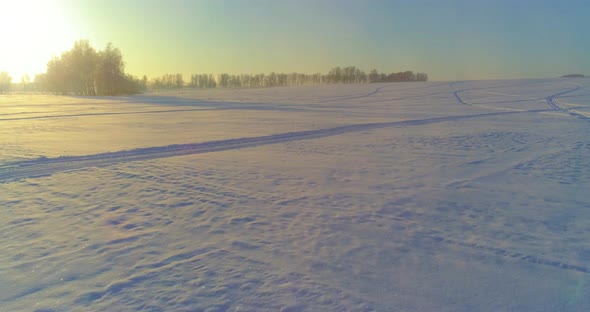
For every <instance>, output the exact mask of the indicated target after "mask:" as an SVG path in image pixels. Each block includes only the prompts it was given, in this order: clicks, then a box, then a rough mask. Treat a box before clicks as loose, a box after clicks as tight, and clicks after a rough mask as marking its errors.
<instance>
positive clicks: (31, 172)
mask: <svg viewBox="0 0 590 312" xmlns="http://www.w3.org/2000/svg"><path fill="white" fill-rule="evenodd" d="M547 111H551V110H550V109H543V110H531V111H525V112H520V111H519V112H493V113H485V114H476V115H462V116H447V117H435V118H427V119H418V120H405V121H396V122H385V123H365V124H353V125H347V126H340V127H335V128H327V129H318V130H307V131H298V132H287V133H281V134H273V135H266V136H259V137H248V138H238V139H228V140H220V141H210V142H202V143H189V144H175V145H168V146H158V147H147V148H138V149H133V150H127V151H118V152H110V153H102V154H94V155H87V156H62V157H57V158H38V159H35V160H30V161H20V162H13V163H7V164H5V165H0V182H7V181H12V180H18V179H23V178H31V177H39V176H45V175H51V174H54V173H58V172H63V171H69V170H78V169H84V168H89V167H103V166H110V165H114V164H118V163H122V162H131V161H143V160H151V159H157V158H167V157H175V156H184V155H193V154H203V153H212V152H220V151H227V150H238V149H242V148H249V147H256V146H262V145H270V144H277V143H286V142H291V141H298V140H311V139H318V138H323V137H329V136H335V135H341V134H346V133H352V132H360V131H367V130H374V129H380V128H387V127H405V126H418V125H425V124H433V123H439V122H449V121H460V120H469V119H477V118H484V117H492V116H502V115H509V114H522V113H539V112H547Z"/></svg>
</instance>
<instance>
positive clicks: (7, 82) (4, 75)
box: [0, 71, 12, 94]
mask: <svg viewBox="0 0 590 312" xmlns="http://www.w3.org/2000/svg"><path fill="white" fill-rule="evenodd" d="M11 85H12V77H10V75H9V74H8V72H5V71H3V72H0V94H2V93H4V92H8V91H10V87H11Z"/></svg>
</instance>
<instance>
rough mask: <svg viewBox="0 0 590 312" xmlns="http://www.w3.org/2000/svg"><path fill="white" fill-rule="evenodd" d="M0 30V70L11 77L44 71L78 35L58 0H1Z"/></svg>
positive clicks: (78, 30)
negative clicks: (54, 57)
mask: <svg viewBox="0 0 590 312" xmlns="http://www.w3.org/2000/svg"><path fill="white" fill-rule="evenodd" d="M0 34H2V35H1V37H0V71H7V72H8V73H9V74H10V75H11V76H12V78H13V81H15V80H18V79H20V77H22V76H23V75H24V74H29V75H30V76H31V79H32V78H33V77H34V75H35V74H36V73H40V72H44V71H45V66H46V64H47V62H48V61H49V60H50V59H51V57H53V56H55V55H59V54H60V52H61V51H65V50H67V49H68V48H69V47H70V46H71V45H72V44H73V42H74V41H75V40H76V39H78V38H80V35H81V34H80V29H79V27H76V25H74V23H73V19H72V18H70V16H69V14H68V12H67V9H66V7H65V6H64V5H63V3H62V2H60V1H57V0H0Z"/></svg>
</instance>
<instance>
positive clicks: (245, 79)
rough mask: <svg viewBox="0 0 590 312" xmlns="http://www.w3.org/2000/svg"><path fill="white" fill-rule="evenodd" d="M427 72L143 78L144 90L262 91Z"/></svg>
mask: <svg viewBox="0 0 590 312" xmlns="http://www.w3.org/2000/svg"><path fill="white" fill-rule="evenodd" d="M427 80H428V75H427V74H425V73H414V72H412V71H405V72H397V73H389V74H386V73H382V72H379V71H377V70H376V69H373V70H372V71H371V72H370V73H369V74H366V73H365V71H363V70H361V69H358V68H356V67H355V66H348V67H335V68H333V69H332V70H330V71H329V72H328V73H327V74H321V73H315V74H303V73H275V72H271V73H270V74H264V73H260V74H228V73H222V74H219V75H217V77H215V76H214V75H213V74H192V75H191V76H190V80H189V81H188V82H186V83H185V81H184V79H183V77H182V75H181V74H168V75H163V76H161V77H156V78H153V79H151V80H149V79H147V77H145V76H144V79H143V80H142V83H143V87H144V88H146V89H178V88H183V87H188V88H197V89H208V88H261V87H283V86H300V85H320V84H335V83H344V84H352V83H377V82H402V81H427Z"/></svg>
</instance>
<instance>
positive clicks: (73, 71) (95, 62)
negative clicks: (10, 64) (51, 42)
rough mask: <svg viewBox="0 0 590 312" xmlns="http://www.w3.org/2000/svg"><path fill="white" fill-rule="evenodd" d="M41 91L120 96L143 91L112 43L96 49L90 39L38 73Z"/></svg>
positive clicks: (83, 41) (79, 42)
mask: <svg viewBox="0 0 590 312" xmlns="http://www.w3.org/2000/svg"><path fill="white" fill-rule="evenodd" d="M35 84H36V85H37V88H38V89H40V90H46V91H52V92H55V93H57V94H62V95H67V94H75V95H85V96H92V95H120V94H133V93H138V92H139V91H140V86H141V82H140V81H139V79H137V78H135V77H133V76H131V75H128V74H126V73H125V62H124V61H123V56H122V54H121V51H120V50H119V49H118V48H116V47H114V46H113V45H112V44H110V43H109V44H107V46H106V47H105V48H104V49H103V50H96V49H94V48H93V47H92V46H91V45H90V43H89V42H88V41H87V40H80V41H77V42H76V43H74V47H73V48H72V49H71V50H69V51H66V52H63V53H62V54H61V56H59V57H54V58H53V59H51V60H50V61H49V62H48V63H47V71H46V73H45V74H38V75H37V76H35Z"/></svg>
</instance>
